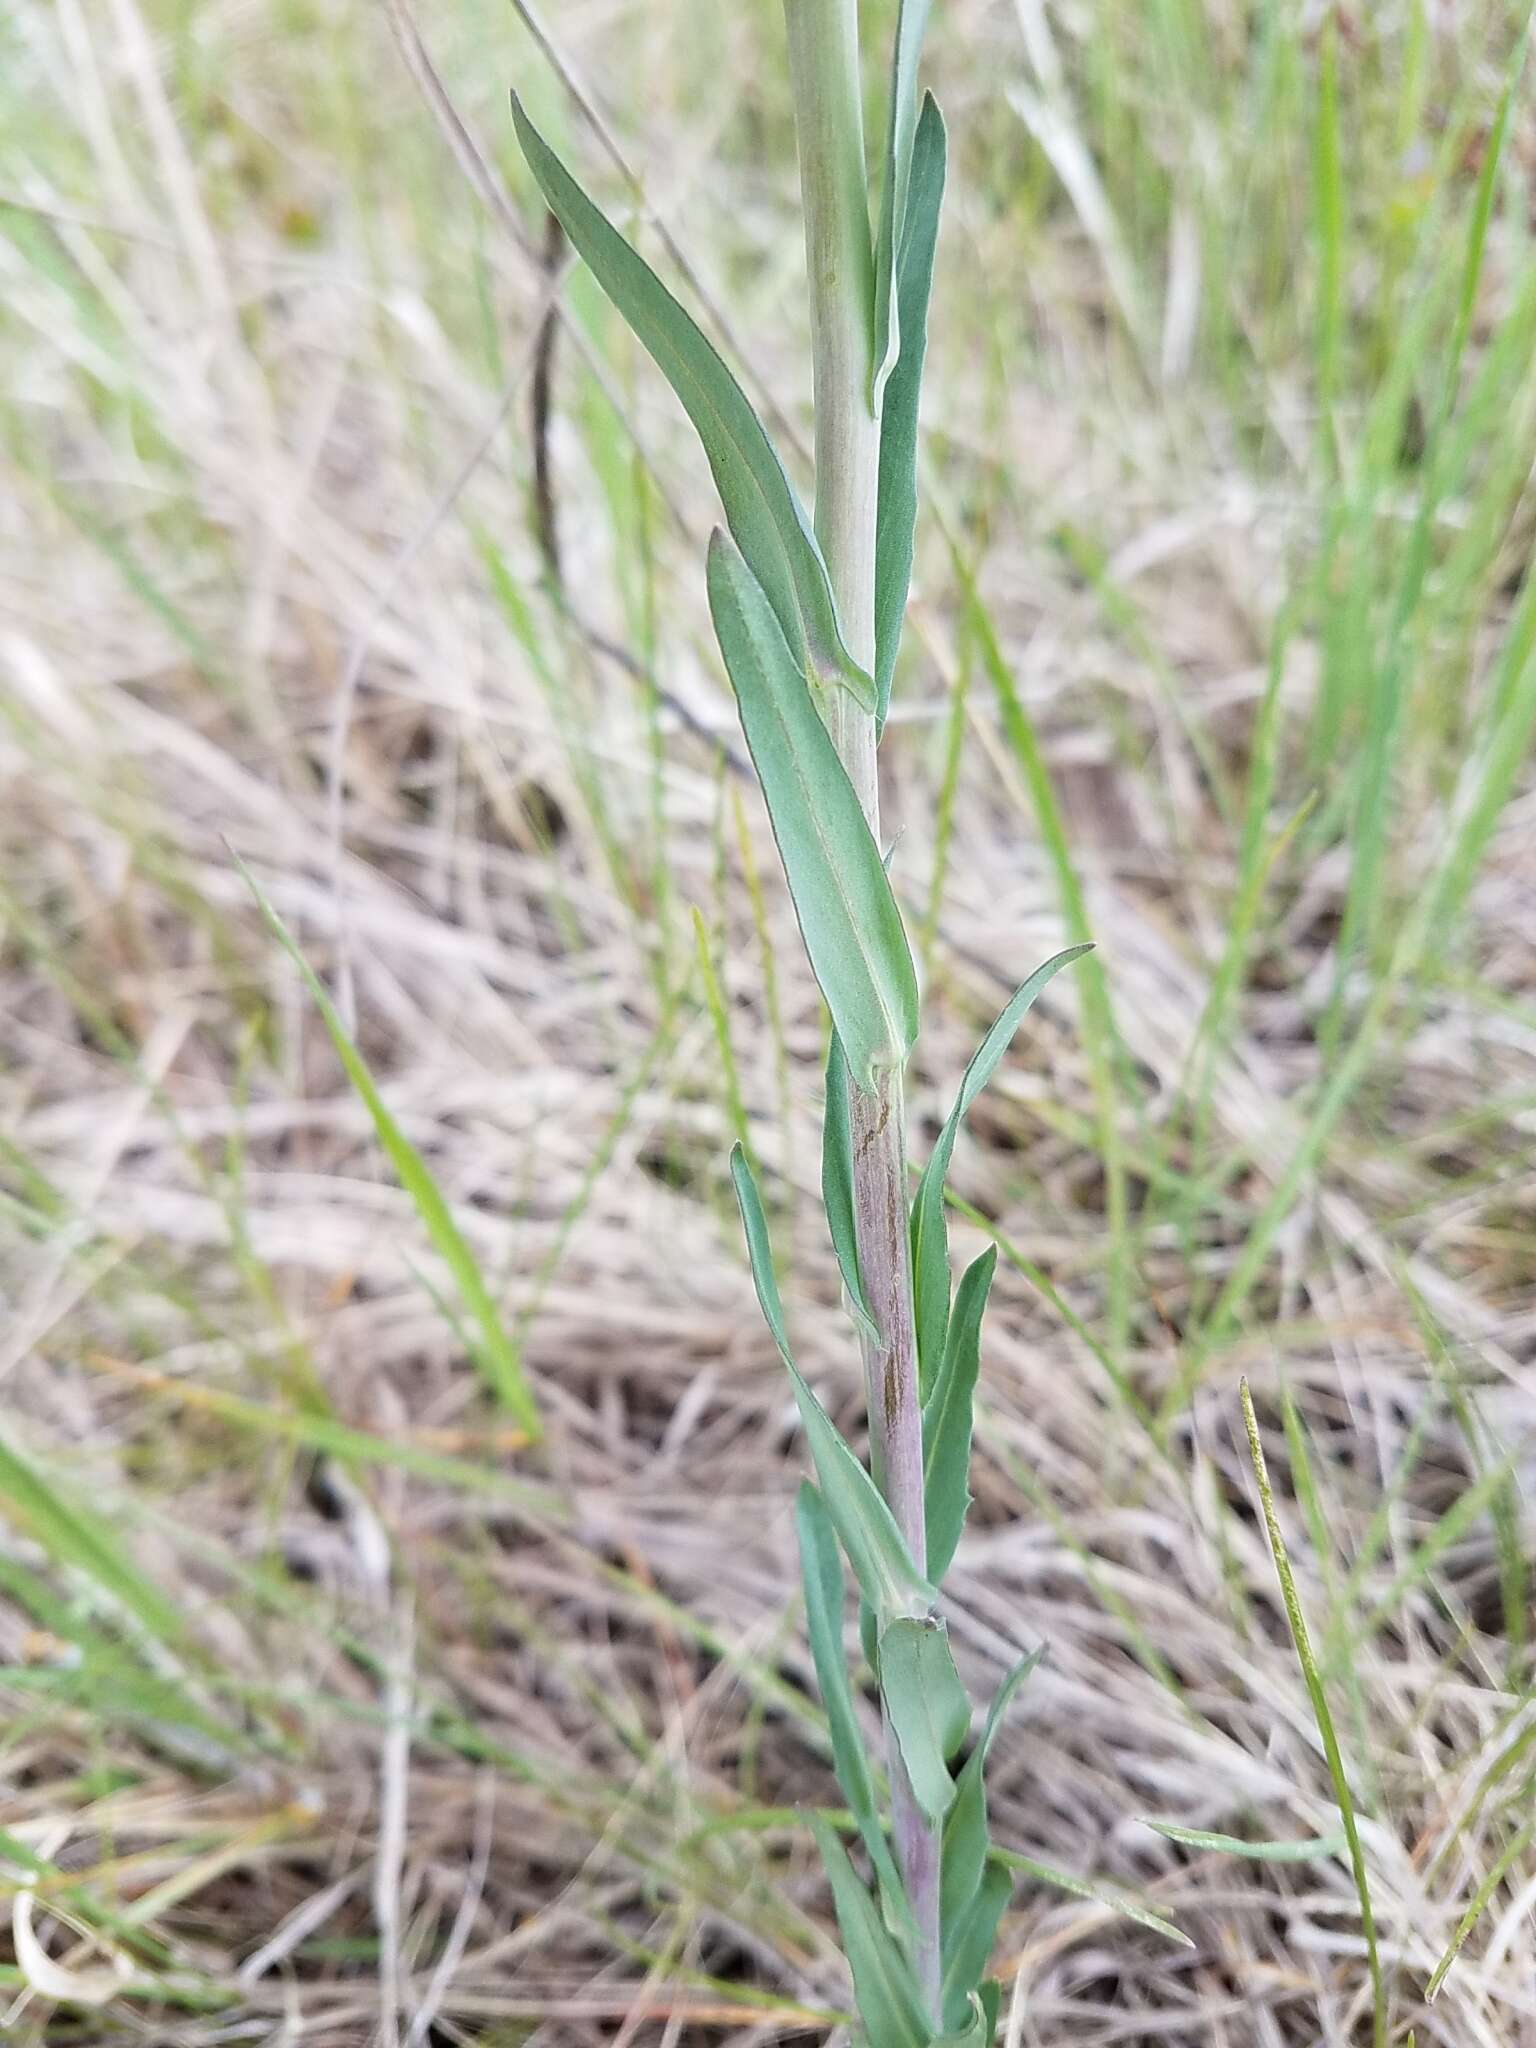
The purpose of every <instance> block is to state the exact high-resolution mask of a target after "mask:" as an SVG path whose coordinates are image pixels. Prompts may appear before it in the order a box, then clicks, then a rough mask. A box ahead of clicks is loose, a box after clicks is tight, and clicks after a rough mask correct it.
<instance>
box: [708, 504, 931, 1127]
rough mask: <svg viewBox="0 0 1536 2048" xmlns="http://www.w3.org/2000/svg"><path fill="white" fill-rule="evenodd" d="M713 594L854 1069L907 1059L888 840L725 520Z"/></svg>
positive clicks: (907, 980) (713, 563)
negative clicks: (879, 835) (881, 843)
mask: <svg viewBox="0 0 1536 2048" xmlns="http://www.w3.org/2000/svg"><path fill="white" fill-rule="evenodd" d="M709 603H710V610H711V612H712V614H713V617H714V621H715V632H716V634H717V635H718V636H719V640H720V651H721V653H722V654H723V655H724V657H725V666H726V669H727V672H728V673H729V675H730V678H731V686H732V688H733V689H734V690H735V692H736V701H737V703H738V705H739V706H740V708H741V723H742V729H743V730H744V732H745V733H746V736H747V746H748V748H749V749H750V750H751V754H752V760H753V764H754V766H755V767H756V769H757V772H758V776H759V778H760V779H761V782H762V785H763V795H764V797H765V799H766V800H767V804H768V816H769V819H770V820H771V822H772V825H773V834H774V838H775V839H776V840H777V841H778V847H779V854H780V857H781V858H782V860H783V862H784V873H785V876H786V878H787V880H788V882H789V893H790V896H791V897H792V898H793V900H794V905H795V914H796V916H797V917H798V918H799V920H800V930H801V932H802V934H803V936H804V938H805V950H806V952H807V953H808V954H809V955H810V961H811V967H812V969H813V971H814V973H815V975H816V979H817V981H818V982H819V983H820V984H821V992H822V994H823V995H824V996H825V997H826V999H827V1008H828V1009H829V1010H830V1011H831V1012H832V1022H833V1025H834V1026H835V1028H836V1030H837V1034H838V1037H839V1038H840V1039H841V1041H842V1047H843V1052H844V1054H845V1055H846V1057H847V1060H848V1064H849V1066H850V1068H851V1069H852V1071H853V1076H854V1079H855V1080H856V1081H857V1082H858V1084H859V1086H860V1088H862V1089H863V1090H864V1091H865V1092H866V1093H871V1092H872V1091H873V1089H874V1087H875V1085H876V1080H877V1077H878V1075H879V1074H880V1073H881V1072H882V1071H883V1070H885V1069H887V1068H892V1067H900V1066H901V1065H903V1064H904V1063H905V1061H906V1057H907V1054H908V1053H909V1052H910V1051H911V1049H912V1042H913V1040H914V1039H915V1038H916V1036H917V975H916V971H915V969H914V968H913V965H912V954H911V950H910V948H909V947H908V945H907V935H906V931H905V929H904V927H903V925H902V921H901V912H900V910H899V909H898V908H897V904H896V898H895V897H894V896H893V895H892V893H891V885H890V882H889V881H888V880H887V878H886V872H885V864H884V862H883V861H882V860H881V858H880V849H879V848H878V847H877V846H876V844H875V841H874V836H873V834H872V833H871V832H870V829H869V826H868V824H867V823H866V822H865V818H864V813H863V811H862V809H861V808H860V805H859V800H858V797H857V796H856V795H855V793H854V788H853V784H852V783H851V782H850V781H849V780H848V775H847V771H846V770H845V769H844V767H843V764H842V762H841V761H840V760H839V759H838V755H837V749H836V747H835V746H834V745H833V744H832V737H831V734H830V733H829V732H828V731H827V728H826V726H825V725H824V724H823V723H822V720H821V716H820V713H819V712H818V711H817V709H816V706H815V704H814V702H813V701H812V698H811V693H810V691H809V689H808V688H807V687H806V683H805V679H804V677H803V676H802V675H801V673H800V671H799V669H798V668H797V667H796V666H795V662H794V658H793V656H792V655H791V654H790V651H789V647H788V644H787V643H786V641H785V639H784V635H783V633H782V631H781V630H780V627H779V622H778V620H777V618H776V617H775V616H774V613H773V608H772V606H771V605H770V604H769V602H768V600H767V598H766V597H765V596H764V594H763V590H762V586H761V585H760V584H759V583H758V581H757V578H756V577H755V576H754V575H753V574H752V571H751V569H750V568H749V567H748V566H747V564H746V562H745V561H743V559H742V557H741V556H740V555H739V554H738V553H737V552H736V550H735V548H733V547H732V546H731V544H730V542H729V541H728V540H727V539H726V538H725V536H724V535H723V534H722V533H719V532H718V531H717V532H716V533H715V534H714V536H713V537H712V539H711V541H710V544H709Z"/></svg>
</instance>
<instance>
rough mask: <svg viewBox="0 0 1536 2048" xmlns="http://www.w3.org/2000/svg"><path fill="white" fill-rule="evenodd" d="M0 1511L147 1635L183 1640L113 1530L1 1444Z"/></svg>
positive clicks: (177, 1620) (170, 1611)
mask: <svg viewBox="0 0 1536 2048" xmlns="http://www.w3.org/2000/svg"><path fill="white" fill-rule="evenodd" d="M0 1511H3V1512H4V1513H5V1514H7V1515H8V1516H9V1517H10V1518H11V1519H12V1520H13V1521H15V1522H17V1523H19V1524H20V1525H21V1526H22V1527H23V1528H24V1529H26V1531H27V1532H28V1534H29V1535H30V1536H31V1537H32V1538H33V1540H34V1541H35V1542H37V1543H39V1544H41V1545H42V1547H43V1549H44V1550H46V1551H47V1553H48V1555H49V1556H50V1557H51V1558H52V1559H53V1560H54V1562H55V1563H56V1564H60V1565H63V1566H64V1567H65V1568H66V1569H67V1570H69V1571H73V1572H78V1573H80V1574H81V1575H82V1577H84V1578H87V1579H90V1580H91V1581H92V1582H93V1583H94V1584H95V1585H96V1586H97V1587H98V1588H99V1589H100V1591H101V1592H103V1593H105V1594H106V1595H107V1597H108V1598H109V1599H110V1600H111V1601H112V1603H113V1604H114V1606H116V1607H119V1608H121V1609H122V1610H123V1612H124V1613H125V1614H129V1615H131V1616H132V1617H133V1619H134V1620H135V1621H136V1622H138V1624H139V1626H140V1627H141V1628H143V1629H145V1630H146V1631H147V1632H148V1633H149V1634H150V1635H151V1636H154V1637H156V1638H157V1639H158V1640H159V1641H160V1642H162V1643H167V1644H170V1645H176V1644H178V1643H183V1642H184V1641H185V1638H186V1626H185V1623H184V1621H183V1618H182V1616H181V1614H180V1612H179V1611H178V1610H177V1608H176V1607H174V1606H173V1605H172V1604H171V1602H170V1601H169V1600H168V1599H167V1598H166V1596H165V1595H164V1594H163V1593H162V1592H161V1591H160V1590H159V1588H158V1587H157V1586H155V1585H153V1584H152V1583H151V1581H150V1580H148V1579H146V1578H145V1577H144V1575H143V1574H142V1572H138V1571H136V1570H135V1569H134V1567H133V1565H132V1564H131V1563H130V1562H129V1560H128V1558H127V1556H126V1555H125V1554H124V1550H123V1543H122V1538H121V1536H120V1535H119V1534H118V1533H117V1531H115V1530H114V1529H111V1528H109V1527H108V1525H107V1524H106V1523H105V1522H102V1521H99V1520H98V1519H97V1518H96V1516H95V1515H93V1514H92V1513H91V1511H90V1510H89V1509H88V1508H86V1507H84V1506H83V1505H82V1504H81V1503H80V1502H78V1501H70V1500H67V1499H66V1498H65V1496H64V1495H63V1494H62V1493H60V1492H59V1491H58V1490H57V1489H56V1488H54V1487H53V1486H51V1485H50V1484H49V1483H48V1481H47V1480H45V1479H44V1478H43V1477H42V1475H41V1473H39V1472H38V1471H37V1470H36V1469H35V1468H34V1467H33V1466H32V1465H30V1464H29V1463H28V1462H27V1461H26V1459H24V1458H23V1457H21V1456H20V1455H19V1454H18V1453H17V1452H16V1451H13V1450H12V1449H11V1448H10V1446H9V1445H8V1444H6V1443H5V1442H4V1441H3V1440H0Z"/></svg>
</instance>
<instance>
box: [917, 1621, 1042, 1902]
mask: <svg viewBox="0 0 1536 2048" xmlns="http://www.w3.org/2000/svg"><path fill="white" fill-rule="evenodd" d="M1044 1655H1045V1646H1044V1645H1043V1644H1042V1645H1041V1647H1040V1648H1039V1649H1038V1650H1032V1651H1031V1652H1030V1654H1029V1655H1028V1656H1027V1657H1025V1658H1022V1659H1021V1660H1020V1662H1019V1663H1017V1664H1015V1666H1014V1667H1013V1669H1012V1671H1010V1672H1009V1674H1008V1676H1007V1677H1006V1678H1005V1679H1004V1680H1003V1682H1002V1685H1001V1686H1000V1687H999V1688H998V1694H997V1697H996V1699H995V1700H993V1702H992V1708H991V1711H990V1713H989V1714H988V1715H987V1725H986V1726H985V1728H983V1729H982V1731H981V1739H980V1741H979V1742H978V1743H977V1744H976V1747H975V1748H974V1749H973V1750H972V1751H971V1754H970V1755H969V1756H968V1757H967V1758H966V1760H965V1768H964V1770H963V1771H961V1773H960V1776H959V1778H958V1779H957V1780H956V1781H955V1803H954V1805H953V1806H952V1807H951V1809H950V1814H949V1819H948V1820H947V1821H946V1822H945V1824H944V1843H943V1861H942V1864H941V1875H940V1881H939V1920H940V1924H941V1926H942V1927H943V1928H944V1929H945V1933H946V1938H947V1935H948V1930H949V1929H950V1928H952V1927H958V1926H959V1924H960V1922H961V1919H962V1917H963V1915H964V1914H965V1911H966V1909H967V1907H968V1906H969V1905H970V1903H971V1901H972V1899H973V1898H974V1897H975V1896H976V1888H977V1886H978V1885H979V1884H980V1883H981V1876H982V1872H983V1871H984V1870H985V1869H986V1866H987V1793H986V1776H985V1773H986V1768H987V1753H988V1751H989V1750H990V1749H991V1747H992V1739H993V1737H994V1736H995V1735H996V1734H997V1731H998V1729H999V1728H1000V1727H1001V1726H1002V1722H1003V1716H1004V1715H1005V1714H1006V1713H1007V1711H1008V1709H1009V1707H1010V1705H1011V1704H1012V1702H1013V1699H1014V1695H1015V1694H1016V1693H1017V1692H1018V1690H1019V1687H1020V1686H1021V1685H1022V1684H1023V1683H1024V1681H1025V1679H1026V1678H1028V1676H1029V1674H1030V1673H1031V1672H1032V1671H1033V1670H1034V1668H1035V1666H1036V1665H1037V1664H1038V1663H1039V1662H1040V1659H1041V1658H1042V1657H1043V1656H1044Z"/></svg>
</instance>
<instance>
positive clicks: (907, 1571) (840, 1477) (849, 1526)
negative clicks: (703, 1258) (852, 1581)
mask: <svg viewBox="0 0 1536 2048" xmlns="http://www.w3.org/2000/svg"><path fill="white" fill-rule="evenodd" d="M731 1179H732V1180H733V1181H734V1183H735V1187H736V1200H737V1202H738V1203H739V1204H740V1206H741V1221H742V1227H743V1229H744V1231H745V1232H746V1239H747V1256H748V1258H749V1260H750V1261H751V1266H752V1279H753V1283H754V1284H755V1286H756V1288H757V1298H758V1301H759V1302H760V1303H761V1305H762V1311H763V1318H764V1320H765V1321H766V1323H767V1325H768V1328H769V1330H770V1331H771V1332H772V1334H773V1341H774V1343H775V1344H777V1345H778V1347H779V1356H780V1357H781V1358H782V1359H783V1361H784V1366H785V1370H786V1371H787V1372H788V1374H789V1379H790V1385H791V1386H792V1387H793V1389H794V1394H795V1402H796V1405H797V1406H798V1407H799V1410H800V1419H801V1421H802V1422H803V1423H804V1424H805V1434H806V1440H807V1442H808V1443H809V1444H810V1447H811V1458H812V1461H813V1463H814V1464H815V1467H816V1476H817V1478H818V1479H819V1480H820V1481H821V1493H822V1499H823V1501H824V1502H825V1504H826V1509H827V1512H828V1514H829V1515H830V1516H831V1517H832V1524H833V1527H834V1528H835V1529H836V1530H837V1534H838V1540H839V1541H840V1542H841V1544H842V1546H843V1549H844V1550H845V1551H846V1552H847V1555H848V1562H849V1563H850V1564H851V1565H852V1567H853V1575H854V1577H855V1578H856V1579H857V1580H858V1582H859V1590H860V1592H862V1593H863V1595H864V1597H865V1599H866V1600H867V1601H868V1602H869V1604H870V1606H871V1607H872V1608H873V1609H874V1610H875V1613H876V1614H877V1616H878V1617H879V1620H880V1625H881V1628H882V1630H883V1629H885V1628H888V1627H889V1626H890V1624H891V1623H892V1622H893V1621H898V1620H901V1619H904V1618H906V1619H910V1618H914V1617H916V1616H919V1615H923V1614H926V1613H927V1612H928V1610H929V1608H930V1607H932V1605H933V1603H934V1600H935V1599H936V1597H937V1595H936V1594H935V1593H934V1590H933V1588H932V1586H930V1585H929V1584H928V1582H927V1580H926V1579H924V1578H923V1576H922V1575H921V1573H920V1572H919V1571H918V1569H917V1567H916V1565H915V1564H913V1562H912V1556H911V1553H910V1551H909V1550H908V1549H907V1546H906V1543H905V1542H904V1540H903V1538H902V1534H901V1531H900V1530H899V1529H898V1528H897V1526H896V1522H895V1518H894V1517H893V1516H892V1514H891V1511H890V1509H889V1507H887V1505H886V1503H885V1502H884V1500H882V1499H881V1497H880V1492H879V1489H878V1488H877V1487H876V1485H875V1482H874V1481H873V1479H871V1478H870V1476H869V1474H868V1473H867V1472H866V1471H865V1469H864V1467H863V1466H862V1465H861V1464H860V1463H859V1461H858V1459H857V1458H856V1457H855V1456H854V1454H853V1452H852V1451H851V1450H850V1449H849V1448H848V1445H847V1444H846V1443H845V1442H844V1441H843V1438H842V1436H841V1435H840V1433H839V1431H838V1428H837V1425H836V1424H835V1423H834V1422H833V1420H832V1418H831V1416H830V1415H828V1413H827V1411H826V1409H825V1408H823V1407H822V1405H821V1403H820V1402H819V1401H818V1400H817V1398H816V1396H815V1394H814V1393H812V1391H811V1388H810V1386H809V1384H808V1383H807V1381H806V1379H805V1378H804V1376H803V1374H802V1373H801V1371H800V1369H799V1367H798V1366H797V1365H796V1364H795V1361H794V1358H793V1356H792V1355H791V1353H790V1349H789V1336H788V1333H787V1331H786V1330H785V1327H784V1306H783V1303H782V1302H781V1301H780V1299H779V1285H778V1282H777V1280H775V1278H774V1275H773V1250H772V1247H771V1246H770V1244H769V1242H768V1219H767V1218H766V1216H765V1215H764V1214H763V1199H762V1196H761V1195H760V1194H759V1193H758V1189H757V1182H756V1181H755V1180H754V1179H753V1177H752V1169H751V1167H750V1166H748V1164H747V1160H746V1154H745V1153H744V1152H743V1151H742V1149H741V1147H740V1145H736V1146H734V1147H733V1148H732V1151H731Z"/></svg>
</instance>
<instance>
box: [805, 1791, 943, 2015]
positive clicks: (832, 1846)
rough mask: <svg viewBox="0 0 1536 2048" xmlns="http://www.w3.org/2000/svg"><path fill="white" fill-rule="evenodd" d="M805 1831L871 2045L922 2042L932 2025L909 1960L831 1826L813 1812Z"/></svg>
mask: <svg viewBox="0 0 1536 2048" xmlns="http://www.w3.org/2000/svg"><path fill="white" fill-rule="evenodd" d="M811 1831H812V1833H813V1834H814V1835H815V1837H816V1846H817V1848H818V1849H820V1851H821V1860H822V1862H823V1863H824V1864H825V1866H826V1872H827V1879H828V1881H829V1883H830V1884H831V1886H832V1900H833V1903H834V1905H835V1906H836V1907H837V1924H838V1926H839V1927H840V1928H841V1930H842V1935H843V1952H844V1954H845V1955H846V1956H847V1958H848V1968H849V1971H850V1972H851V1974H852V1977H853V1995H854V1999H855V2001H856V2003H857V2005H858V2008H859V2017H860V2019H861V2020H862V2021H863V2022H864V2028H865V2031H866V2033H867V2034H868V2035H869V2039H870V2041H871V2043H872V2044H875V2048H928V2044H929V2043H930V2042H931V2041H932V2039H933V2029H932V2027H931V2026H930V2025H929V2023H928V2019H927V2016H926V2014H925V2013H924V2011H923V2000H922V1994H921V1992H920V1991H919V1989H918V1985H917V1979H916V1978H915V1977H914V1975H913V1973H912V1966H911V1964H910V1963H909V1962H908V1961H907V1958H906V1957H905V1955H904V1954H903V1953H902V1951H901V1949H900V1947H899V1946H898V1945H897V1943H896V1942H895V1941H894V1940H893V1939H892V1938H891V1935H890V1934H889V1933H888V1932H887V1930H886V1927H885V1925H884V1923H883V1922H882V1920H881V1918H880V1915H879V1914H878V1913H877V1912H876V1910H875V1902H874V1900H873V1899H872V1898H871V1897H870V1895H869V1893H868V1892H867V1891H866V1890H865V1889H864V1887H863V1885H862V1884H861V1883H860V1882H859V1879H858V1877H857V1875H856V1874H855V1872H854V1868H853V1865H852V1864H851V1863H850V1862H849V1861H848V1852H847V1850H846V1849H845V1848H844V1847H843V1845H842V1843H841V1842H840V1841H839V1840H838V1838H837V1832H836V1830H835V1829H834V1828H832V1827H830V1826H829V1825H828V1823H827V1822H826V1821H825V1820H824V1819H823V1818H822V1817H821V1815H820V1814H813V1815H812V1817H811Z"/></svg>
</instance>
